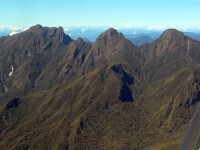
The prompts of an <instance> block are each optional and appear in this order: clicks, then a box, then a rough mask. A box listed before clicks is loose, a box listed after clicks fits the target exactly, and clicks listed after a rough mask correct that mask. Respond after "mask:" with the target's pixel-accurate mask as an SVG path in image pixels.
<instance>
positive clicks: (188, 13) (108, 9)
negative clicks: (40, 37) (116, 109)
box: [0, 0, 200, 27]
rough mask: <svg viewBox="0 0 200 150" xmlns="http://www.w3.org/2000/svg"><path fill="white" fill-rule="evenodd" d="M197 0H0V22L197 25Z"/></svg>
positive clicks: (199, 6) (199, 5) (199, 13)
mask: <svg viewBox="0 0 200 150" xmlns="http://www.w3.org/2000/svg"><path fill="white" fill-rule="evenodd" d="M199 10H200V0H0V26H4V27H5V26H23V27H30V26H32V25H35V24H42V25H44V26H134V27H163V26H167V27H176V26H181V27H197V26H198V27H199V26H200V17H199V16H200V11H199Z"/></svg>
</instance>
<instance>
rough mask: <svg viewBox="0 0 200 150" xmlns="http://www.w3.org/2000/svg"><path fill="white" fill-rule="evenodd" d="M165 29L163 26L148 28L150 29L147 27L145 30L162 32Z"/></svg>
mask: <svg viewBox="0 0 200 150" xmlns="http://www.w3.org/2000/svg"><path fill="white" fill-rule="evenodd" d="M165 29H167V27H165V26H150V27H147V30H158V31H162V30H165Z"/></svg>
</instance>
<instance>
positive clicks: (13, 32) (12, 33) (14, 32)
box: [9, 31, 19, 36]
mask: <svg viewBox="0 0 200 150" xmlns="http://www.w3.org/2000/svg"><path fill="white" fill-rule="evenodd" d="M17 33H19V32H16V31H12V32H11V33H10V34H9V35H10V36H12V35H14V34H17Z"/></svg>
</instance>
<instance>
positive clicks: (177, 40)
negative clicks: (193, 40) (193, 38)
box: [156, 29, 186, 57]
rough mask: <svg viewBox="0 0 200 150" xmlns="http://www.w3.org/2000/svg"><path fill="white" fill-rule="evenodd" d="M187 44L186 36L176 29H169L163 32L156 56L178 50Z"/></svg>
mask: <svg viewBox="0 0 200 150" xmlns="http://www.w3.org/2000/svg"><path fill="white" fill-rule="evenodd" d="M185 45H186V36H185V35H184V34H183V33H182V32H180V31H178V30H176V29H169V30H166V31H165V32H163V34H162V35H161V37H160V42H159V43H158V44H157V48H156V56H157V57H159V56H160V55H162V54H164V53H166V52H167V53H170V52H173V51H175V50H177V49H178V48H179V47H181V46H185Z"/></svg>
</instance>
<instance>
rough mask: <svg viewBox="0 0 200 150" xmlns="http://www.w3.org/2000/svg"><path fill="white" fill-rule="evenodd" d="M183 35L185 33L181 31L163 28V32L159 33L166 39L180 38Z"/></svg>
mask: <svg viewBox="0 0 200 150" xmlns="http://www.w3.org/2000/svg"><path fill="white" fill-rule="evenodd" d="M183 37H185V35H184V34H183V32H180V31H178V30H176V29H168V30H165V31H164V32H163V34H162V35H161V38H163V39H164V40H167V39H177V38H178V39H180V38H183Z"/></svg>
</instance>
